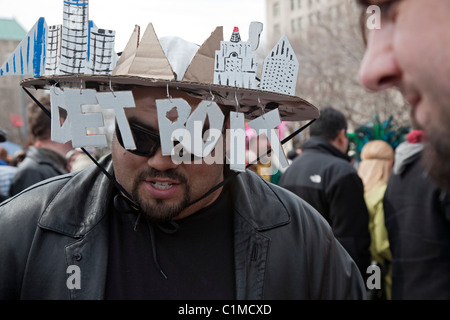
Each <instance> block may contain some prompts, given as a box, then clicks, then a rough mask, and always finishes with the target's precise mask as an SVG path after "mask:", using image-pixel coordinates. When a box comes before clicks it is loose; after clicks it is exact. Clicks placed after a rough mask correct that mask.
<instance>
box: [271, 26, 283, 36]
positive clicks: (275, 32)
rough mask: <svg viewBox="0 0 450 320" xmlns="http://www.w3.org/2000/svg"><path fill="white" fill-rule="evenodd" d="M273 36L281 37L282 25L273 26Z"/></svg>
mask: <svg viewBox="0 0 450 320" xmlns="http://www.w3.org/2000/svg"><path fill="white" fill-rule="evenodd" d="M273 35H274V36H275V37H279V36H280V35H281V30H280V25H279V24H278V23H277V24H275V25H274V26H273Z"/></svg>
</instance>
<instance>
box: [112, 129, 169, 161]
mask: <svg viewBox="0 0 450 320" xmlns="http://www.w3.org/2000/svg"><path fill="white" fill-rule="evenodd" d="M130 129H131V134H132V135H133V139H134V143H135V145H136V149H134V150H132V149H127V148H125V146H124V144H123V139H122V134H121V133H120V129H119V125H118V124H117V122H116V136H117V141H118V142H119V144H120V145H121V146H122V148H124V149H126V150H127V151H128V152H131V153H133V154H135V155H138V156H142V157H153V156H154V155H155V153H156V151H158V148H159V147H160V145H161V141H160V139H159V135H157V134H155V133H153V132H150V131H148V130H147V129H145V128H143V127H141V126H139V125H137V124H134V123H130Z"/></svg>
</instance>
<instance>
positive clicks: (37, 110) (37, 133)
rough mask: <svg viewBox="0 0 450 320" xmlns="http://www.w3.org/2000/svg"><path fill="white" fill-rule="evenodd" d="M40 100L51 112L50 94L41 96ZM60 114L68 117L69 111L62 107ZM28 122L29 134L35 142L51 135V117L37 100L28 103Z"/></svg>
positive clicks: (62, 116)
mask: <svg viewBox="0 0 450 320" xmlns="http://www.w3.org/2000/svg"><path fill="white" fill-rule="evenodd" d="M39 102H40V103H41V104H42V106H44V107H45V109H47V110H48V111H49V112H50V110H51V108H50V96H49V95H46V96H43V97H42V98H40V99H39ZM60 116H61V118H63V119H66V117H67V112H66V111H65V110H64V109H61V110H60ZM27 123H28V135H29V138H30V139H31V141H32V142H33V143H34V142H35V141H38V140H46V139H49V138H50V137H51V123H52V122H51V118H50V117H49V116H48V115H47V114H46V113H45V112H44V110H42V109H41V107H39V106H38V105H37V104H36V103H35V102H30V103H29V104H28V105H27Z"/></svg>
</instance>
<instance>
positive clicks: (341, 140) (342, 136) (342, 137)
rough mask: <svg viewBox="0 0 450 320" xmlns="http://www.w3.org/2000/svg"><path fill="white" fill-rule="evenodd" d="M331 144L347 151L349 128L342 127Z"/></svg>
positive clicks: (342, 150)
mask: <svg viewBox="0 0 450 320" xmlns="http://www.w3.org/2000/svg"><path fill="white" fill-rule="evenodd" d="M331 144H332V145H333V146H335V147H336V148H337V149H339V150H340V151H341V152H343V153H345V152H346V149H347V130H345V129H341V130H340V131H339V133H338V135H337V136H336V138H335V139H334V140H333V141H331Z"/></svg>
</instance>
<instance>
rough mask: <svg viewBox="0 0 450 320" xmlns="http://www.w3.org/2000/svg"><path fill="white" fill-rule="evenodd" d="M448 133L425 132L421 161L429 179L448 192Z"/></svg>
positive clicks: (449, 176) (449, 156)
mask: <svg viewBox="0 0 450 320" xmlns="http://www.w3.org/2000/svg"><path fill="white" fill-rule="evenodd" d="M449 137H450V133H446V134H445V133H442V132H441V133H438V132H436V130H430V131H428V132H427V142H426V144H425V149H424V152H423V156H422V163H423V165H424V167H425V170H426V172H427V173H428V175H429V176H430V178H431V180H432V181H433V182H434V183H435V184H436V185H437V186H438V187H439V188H440V189H442V190H445V191H448V192H450V138H449Z"/></svg>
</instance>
